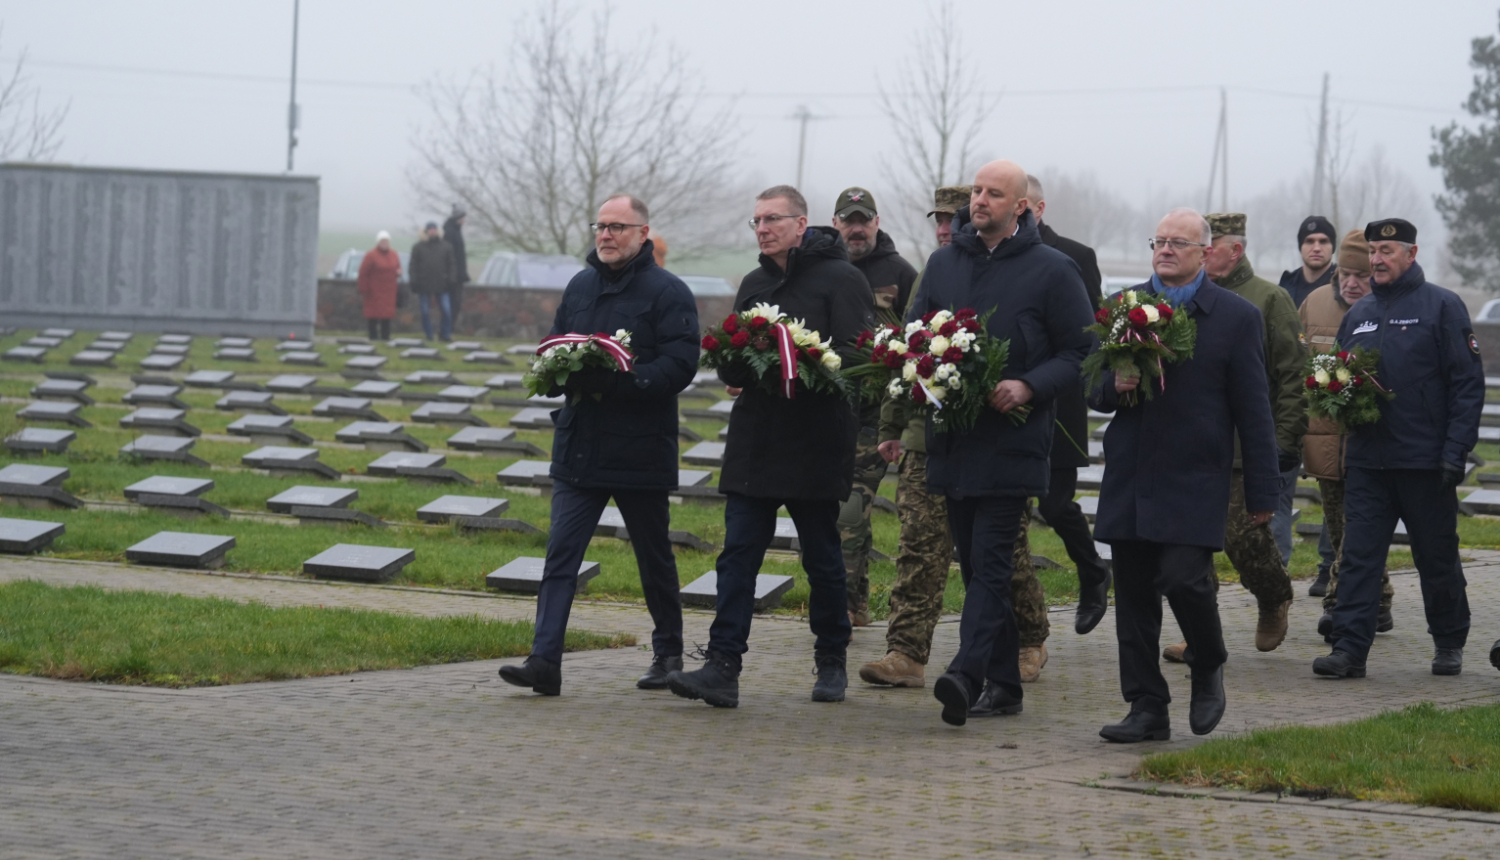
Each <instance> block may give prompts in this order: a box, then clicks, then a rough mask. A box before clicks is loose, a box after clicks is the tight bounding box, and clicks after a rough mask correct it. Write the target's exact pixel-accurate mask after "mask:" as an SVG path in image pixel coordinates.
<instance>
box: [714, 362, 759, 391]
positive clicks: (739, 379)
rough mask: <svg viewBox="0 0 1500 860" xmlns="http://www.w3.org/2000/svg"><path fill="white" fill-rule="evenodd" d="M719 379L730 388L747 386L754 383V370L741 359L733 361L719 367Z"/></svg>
mask: <svg viewBox="0 0 1500 860" xmlns="http://www.w3.org/2000/svg"><path fill="white" fill-rule="evenodd" d="M719 379H720V380H722V381H723V383H724V384H725V385H727V386H729V387H730V388H749V387H751V386H753V385H754V384H755V381H756V380H755V371H753V370H751V369H750V365H748V364H745V363H744V362H742V361H734V362H731V363H729V364H726V365H724V366H723V367H721V368H719Z"/></svg>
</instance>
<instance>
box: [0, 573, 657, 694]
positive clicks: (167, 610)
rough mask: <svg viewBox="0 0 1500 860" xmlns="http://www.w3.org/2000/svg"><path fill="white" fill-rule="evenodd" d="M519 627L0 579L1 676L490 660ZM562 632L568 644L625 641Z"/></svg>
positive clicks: (132, 677) (352, 668) (256, 673)
mask: <svg viewBox="0 0 1500 860" xmlns="http://www.w3.org/2000/svg"><path fill="white" fill-rule="evenodd" d="M532 632H533V628H532V625H531V624H529V623H523V622H514V621H490V620H486V619H483V618H480V617H478V616H462V617H448V618H419V617H415V616H408V615H396V614H392V613H386V612H366V611H361V610H353V609H324V608H321V607H317V608H315V607H270V606H263V605H261V604H257V603H235V602H233V601H229V600H220V599H217V598H203V597H183V596H180V595H174V594H155V593H151V592H143V591H105V590H103V589H100V588H94V587H88V586H83V587H73V588H55V587H52V586H49V585H44V584H42V583H38V582H12V583H7V584H3V585H0V671H3V672H9V673H12V674H18V675H38V676H43V677H48V678H60V679H63V680H70V681H102V682H108V683H115V684H144V685H148V686H156V687H204V686H215V685H219V684H242V683H246V682H250V681H278V680H285V679H288V678H306V677H312V676H317V675H341V674H345V673H349V672H364V671H371V670H376V669H402V668H408V667H411V666H424V665H429V664H433V663H458V662H462V661H466V660H493V659H496V658H500V657H515V656H520V655H524V654H528V653H530V651H531V637H532ZM634 644H635V640H634V637H632V636H623V635H616V636H601V635H599V634H596V633H589V632H586V631H582V630H569V631H568V636H567V640H566V648H567V650H569V651H584V650H590V649H595V648H618V647H622V646H629V645H634Z"/></svg>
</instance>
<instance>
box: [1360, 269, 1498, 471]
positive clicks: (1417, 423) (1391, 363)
mask: <svg viewBox="0 0 1500 860" xmlns="http://www.w3.org/2000/svg"><path fill="white" fill-rule="evenodd" d="M1338 337H1339V345H1340V346H1342V347H1344V348H1346V349H1350V348H1353V347H1356V346H1363V347H1365V348H1366V349H1378V350H1380V361H1379V363H1378V365H1377V369H1376V371H1375V376H1376V378H1377V379H1379V380H1380V383H1381V384H1382V385H1384V386H1385V387H1386V388H1388V389H1390V390H1391V391H1394V392H1395V393H1396V397H1395V399H1394V400H1390V401H1387V402H1384V403H1381V404H1380V416H1381V417H1380V420H1379V421H1378V422H1376V423H1374V424H1365V425H1360V426H1357V427H1355V428H1354V429H1353V430H1352V431H1351V432H1350V433H1349V440H1348V452H1347V454H1346V455H1345V460H1344V462H1345V463H1347V464H1348V465H1350V466H1360V467H1363V468H1366V469H1439V468H1442V464H1443V463H1451V464H1452V465H1454V466H1458V467H1462V466H1463V465H1464V463H1465V462H1466V461H1467V460H1468V458H1469V452H1470V451H1472V450H1474V443H1476V442H1477V441H1479V417H1480V414H1481V412H1482V411H1483V409H1484V364H1483V362H1482V361H1481V360H1480V358H1479V341H1478V340H1476V339H1475V337H1474V327H1473V325H1472V324H1471V323H1470V322H1469V311H1468V309H1467V308H1465V307H1464V303H1463V300H1462V299H1460V298H1459V297H1458V296H1456V295H1454V294H1453V293H1452V292H1450V291H1448V290H1445V289H1443V288H1442V287H1440V286H1438V285H1437V284H1429V283H1427V277H1426V275H1424V274H1423V272H1422V267H1421V266H1419V265H1417V264H1416V263H1413V264H1412V266H1411V268H1410V269H1407V270H1406V272H1405V273H1403V274H1402V275H1401V277H1399V278H1397V279H1396V280H1395V281H1392V282H1391V283H1389V284H1386V285H1385V286H1381V285H1380V284H1374V285H1373V286H1372V287H1371V292H1370V294H1369V295H1367V296H1365V297H1364V298H1362V299H1360V300H1359V301H1357V302H1355V303H1354V307H1352V308H1350V309H1349V313H1347V314H1345V315H1344V320H1343V322H1342V323H1340V324H1339V336H1338Z"/></svg>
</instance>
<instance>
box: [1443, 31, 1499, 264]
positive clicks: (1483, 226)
mask: <svg viewBox="0 0 1500 860" xmlns="http://www.w3.org/2000/svg"><path fill="white" fill-rule="evenodd" d="M1469 65H1471V66H1473V67H1474V68H1475V69H1476V70H1477V71H1478V73H1477V74H1475V75H1474V90H1473V92H1471V93H1469V98H1468V100H1467V101H1466V102H1465V103H1464V109H1465V110H1467V111H1468V112H1469V114H1470V115H1471V116H1473V117H1475V118H1477V119H1478V120H1479V126H1478V128H1474V129H1470V128H1462V127H1460V126H1459V124H1458V123H1456V122H1455V123H1452V124H1450V125H1449V126H1448V127H1447V128H1443V129H1437V128H1434V129H1433V130H1432V136H1433V138H1435V139H1436V141H1437V145H1436V146H1435V147H1434V148H1433V151H1432V155H1431V156H1430V157H1429V160H1430V161H1431V163H1432V166H1433V167H1437V168H1441V169H1442V171H1443V184H1444V185H1445V186H1446V187H1447V189H1448V193H1447V194H1440V195H1438V196H1437V199H1436V201H1435V202H1436V204H1437V210H1438V212H1439V213H1440V214H1441V215H1442V216H1443V222H1444V223H1445V224H1447V225H1448V231H1449V235H1450V237H1451V238H1450V239H1449V243H1448V247H1449V250H1450V251H1452V252H1453V268H1455V269H1456V270H1458V273H1459V274H1460V275H1462V276H1463V277H1464V280H1465V281H1467V282H1469V283H1470V284H1473V285H1475V286H1481V287H1483V288H1485V289H1489V290H1492V291H1497V290H1500V40H1497V39H1496V38H1495V37H1494V36H1485V37H1482V38H1478V39H1475V40H1474V41H1473V43H1472V54H1471V56H1470V58H1469Z"/></svg>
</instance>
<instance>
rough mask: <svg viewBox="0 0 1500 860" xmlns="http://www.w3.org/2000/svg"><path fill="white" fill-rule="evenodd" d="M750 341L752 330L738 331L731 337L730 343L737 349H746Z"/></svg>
mask: <svg viewBox="0 0 1500 860" xmlns="http://www.w3.org/2000/svg"><path fill="white" fill-rule="evenodd" d="M749 343H750V332H748V331H737V332H735V333H734V334H733V335H732V336H730V338H729V345H730V346H732V347H734V348H735V349H744V348H745V347H746V346H748V345H749Z"/></svg>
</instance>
